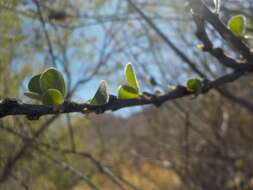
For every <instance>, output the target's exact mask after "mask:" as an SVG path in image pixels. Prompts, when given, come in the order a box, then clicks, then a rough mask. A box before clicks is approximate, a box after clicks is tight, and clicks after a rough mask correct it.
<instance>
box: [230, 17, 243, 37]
mask: <svg viewBox="0 0 253 190" xmlns="http://www.w3.org/2000/svg"><path fill="white" fill-rule="evenodd" d="M245 25H246V18H245V16H244V15H236V16H233V17H232V18H230V20H229V21H228V28H229V29H230V30H231V32H232V33H233V34H234V35H235V36H237V37H241V36H243V35H244V33H245Z"/></svg>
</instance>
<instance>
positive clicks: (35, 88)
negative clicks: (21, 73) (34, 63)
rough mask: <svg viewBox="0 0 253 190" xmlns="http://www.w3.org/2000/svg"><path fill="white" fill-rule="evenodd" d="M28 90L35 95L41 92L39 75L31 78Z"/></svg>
mask: <svg viewBox="0 0 253 190" xmlns="http://www.w3.org/2000/svg"><path fill="white" fill-rule="evenodd" d="M28 89H29V91H31V92H35V93H38V94H41V93H42V91H41V89H40V74H39V75H35V76H33V77H32V78H31V80H30V81H29V83H28Z"/></svg>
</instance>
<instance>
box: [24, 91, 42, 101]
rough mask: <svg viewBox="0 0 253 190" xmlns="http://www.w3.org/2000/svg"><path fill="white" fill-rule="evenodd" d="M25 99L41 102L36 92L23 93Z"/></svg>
mask: <svg viewBox="0 0 253 190" xmlns="http://www.w3.org/2000/svg"><path fill="white" fill-rule="evenodd" d="M24 94H25V95H26V96H27V97H29V98H32V99H35V100H41V99H42V96H41V95H40V94H38V93H36V92H25V93H24Z"/></svg>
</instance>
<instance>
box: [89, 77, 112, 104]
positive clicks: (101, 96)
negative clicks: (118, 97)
mask: <svg viewBox="0 0 253 190" xmlns="http://www.w3.org/2000/svg"><path fill="white" fill-rule="evenodd" d="M108 101H109V94H108V84H107V82H106V81H105V80H102V81H101V82H100V85H99V88H98V90H97V92H96V94H95V96H94V97H93V98H92V100H91V101H90V104H91V105H95V106H101V105H104V104H107V103H108Z"/></svg>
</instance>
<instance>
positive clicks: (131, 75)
mask: <svg viewBox="0 0 253 190" xmlns="http://www.w3.org/2000/svg"><path fill="white" fill-rule="evenodd" d="M125 77H126V81H127V83H128V85H129V86H130V87H132V88H134V89H135V90H136V91H137V92H138V93H139V84H138V81H137V78H136V75H135V72H134V69H133V66H132V64H131V63H128V64H127V65H126V67H125Z"/></svg>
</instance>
